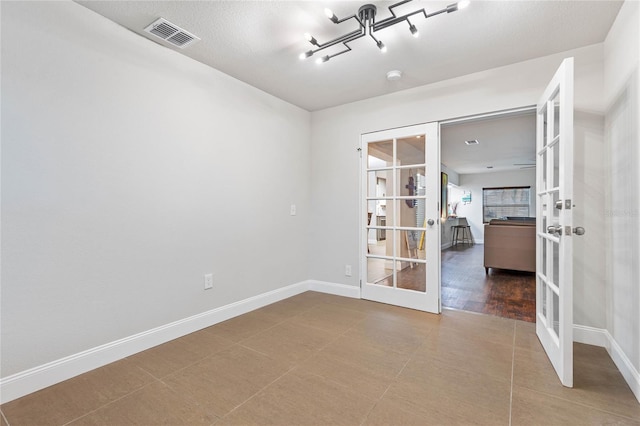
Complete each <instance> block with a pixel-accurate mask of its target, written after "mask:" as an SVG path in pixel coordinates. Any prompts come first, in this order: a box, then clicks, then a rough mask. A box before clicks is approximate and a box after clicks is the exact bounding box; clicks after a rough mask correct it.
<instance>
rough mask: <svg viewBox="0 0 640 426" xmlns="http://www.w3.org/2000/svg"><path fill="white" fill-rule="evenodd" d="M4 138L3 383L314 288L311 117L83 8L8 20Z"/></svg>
mask: <svg viewBox="0 0 640 426" xmlns="http://www.w3.org/2000/svg"><path fill="white" fill-rule="evenodd" d="M1 136H2V277H1V278H2V289H1V292H2V293H1V299H2V300H1V303H2V305H1V315H2V316H1V323H2V353H1V358H2V365H1V369H2V376H3V377H6V376H8V375H11V374H13V373H16V372H20V371H23V370H25V369H28V368H30V367H34V366H38V365H41V364H44V363H46V362H48V361H52V360H56V359H58V358H60V357H63V356H66V355H70V354H75V353H78V352H80V351H83V350H86V349H88V348H92V347H95V346H97V345H100V344H104V343H107V342H111V341H114V340H116V339H120V338H124V337H126V336H130V335H132V334H134V333H138V332H142V331H146V330H149V329H151V328H153V327H157V326H161V325H164V324H167V323H169V322H171V321H176V320H179V319H183V318H186V317H188V316H191V315H195V314H197V313H200V312H204V311H207V310H210V309H213V308H215V307H219V306H223V305H226V304H229V303H232V302H235V301H238V300H243V299H246V298H248V297H251V296H254V295H257V294H261V293H264V292H267V291H270V290H274V289H277V288H281V287H284V286H287V285H290V284H292V283H296V282H300V281H303V280H306V279H307V277H308V249H307V246H308V245H307V243H306V242H307V241H308V229H309V224H310V222H309V211H310V209H309V203H310V202H309V192H310V191H309V189H310V188H309V184H310V175H309V167H310V164H309V158H310V147H309V140H310V114H309V113H308V112H306V111H303V110H301V109H299V108H297V107H294V106H292V105H290V104H287V103H285V102H283V101H281V100H279V99H276V98H274V97H272V96H270V95H267V94H265V93H264V92H261V91H259V90H257V89H255V88H253V87H250V86H248V85H246V84H244V83H241V82H239V81H237V80H235V79H233V78H231V77H229V76H226V75H224V74H222V73H220V72H218V71H216V70H213V69H211V68H209V67H207V66H204V65H202V64H200V63H197V62H195V61H193V60H191V59H188V58H186V57H184V56H182V55H180V54H179V53H177V52H174V51H171V50H169V49H166V48H164V47H161V46H159V45H157V44H156V43H153V42H151V41H150V40H147V39H145V38H143V37H140V36H138V35H134V34H133V33H132V32H130V31H128V30H126V29H124V28H122V27H120V26H118V25H116V24H114V23H113V22H110V21H108V20H106V19H105V18H102V17H100V16H98V15H96V14H94V13H93V12H91V11H89V10H87V9H86V8H84V7H82V6H79V5H78V4H75V3H72V2H37V3H36V2H3V4H2V134H1ZM283 165H286V167H283ZM264 183H267V186H266V187H265V186H263V184H264ZM290 203H296V204H297V216H290V215H289V205H290ZM264 206H268V208H263V207H264ZM337 207H341V206H337ZM207 272H213V273H214V274H215V277H214V289H213V290H209V291H206V292H205V291H204V290H203V274H204V273H207Z"/></svg>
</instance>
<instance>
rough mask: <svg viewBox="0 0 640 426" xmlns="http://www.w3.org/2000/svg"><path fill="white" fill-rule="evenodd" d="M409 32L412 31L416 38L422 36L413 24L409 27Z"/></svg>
mask: <svg viewBox="0 0 640 426" xmlns="http://www.w3.org/2000/svg"><path fill="white" fill-rule="evenodd" d="M409 31H411V35H412V36H414V37H416V38H417V37H418V36H419V35H420V33H419V32H418V29H417V28H416V26H415V25H413V24H411V25H409Z"/></svg>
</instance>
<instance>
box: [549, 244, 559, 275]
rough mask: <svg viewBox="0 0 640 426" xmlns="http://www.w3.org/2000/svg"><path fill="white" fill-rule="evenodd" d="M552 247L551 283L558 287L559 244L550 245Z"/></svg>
mask: <svg viewBox="0 0 640 426" xmlns="http://www.w3.org/2000/svg"><path fill="white" fill-rule="evenodd" d="M551 244H552V246H553V276H552V278H553V283H554V284H555V285H558V283H560V244H558V243H556V242H552V243H551Z"/></svg>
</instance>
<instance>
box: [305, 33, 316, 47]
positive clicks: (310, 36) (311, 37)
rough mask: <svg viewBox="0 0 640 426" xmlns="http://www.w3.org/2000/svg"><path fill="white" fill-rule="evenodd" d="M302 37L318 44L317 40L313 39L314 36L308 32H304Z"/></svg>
mask: <svg viewBox="0 0 640 426" xmlns="http://www.w3.org/2000/svg"><path fill="white" fill-rule="evenodd" d="M304 38H305V39H306V40H307V41H308V42H309V43H311V44H313V45H314V46H317V45H318V40H316V39H315V37H313V36H312V35H311V34H309V33H304Z"/></svg>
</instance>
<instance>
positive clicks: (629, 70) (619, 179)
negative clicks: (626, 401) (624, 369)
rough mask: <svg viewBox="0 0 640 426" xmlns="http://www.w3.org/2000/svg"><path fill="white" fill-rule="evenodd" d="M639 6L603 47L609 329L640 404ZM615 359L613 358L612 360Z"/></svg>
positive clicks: (626, 7)
mask: <svg viewBox="0 0 640 426" xmlns="http://www.w3.org/2000/svg"><path fill="white" fill-rule="evenodd" d="M639 28H640V3H638V2H635V1H627V2H625V3H624V4H623V6H622V8H621V9H620V12H619V14H618V17H617V19H616V21H615V23H614V25H613V27H612V29H611V31H610V32H609V34H608V36H607V39H606V40H605V43H604V53H605V62H604V65H605V68H604V71H605V73H604V76H605V79H604V87H605V99H606V106H607V109H606V116H605V140H606V146H605V150H606V158H607V163H606V164H607V170H606V176H607V178H608V179H607V182H606V192H607V199H606V209H605V211H604V218H603V219H604V220H603V223H604V224H605V225H606V232H607V235H606V239H605V242H606V244H607V282H608V286H607V293H606V294H607V314H608V315H607V330H608V332H609V333H610V334H611V336H612V337H613V339H614V340H615V342H616V343H617V345H618V346H619V348H620V349H621V351H622V352H623V353H624V356H625V357H626V358H627V360H628V362H629V363H631V365H632V366H633V368H635V375H636V376H635V381H636V382H635V387H634V386H632V389H633V390H634V392H635V393H636V397H637V398H638V400H640V373H639V372H640V289H639V287H640V248H639V241H640V202H639V199H640V197H639V196H638V194H640V176H639V173H640V172H639V170H640V167H639V166H638V165H639V164H640V149H639V146H640V131H639V129H638V126H639V124H638V117H640V71H639V66H638V65H639V61H640V41H639V40H640V29H639ZM614 359H615V358H614Z"/></svg>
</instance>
